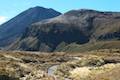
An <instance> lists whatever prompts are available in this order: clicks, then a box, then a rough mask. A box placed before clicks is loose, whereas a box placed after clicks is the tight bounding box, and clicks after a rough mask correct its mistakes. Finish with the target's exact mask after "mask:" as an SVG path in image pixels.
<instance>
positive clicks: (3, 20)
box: [0, 16, 7, 25]
mask: <svg viewBox="0 0 120 80" xmlns="http://www.w3.org/2000/svg"><path fill="white" fill-rule="evenodd" d="M6 21H7V17H5V16H0V25H1V24H2V23H4V22H6Z"/></svg>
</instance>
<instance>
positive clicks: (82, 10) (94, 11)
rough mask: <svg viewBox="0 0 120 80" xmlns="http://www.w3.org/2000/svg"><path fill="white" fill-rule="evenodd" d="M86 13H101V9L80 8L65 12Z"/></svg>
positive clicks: (68, 13) (69, 13)
mask: <svg viewBox="0 0 120 80" xmlns="http://www.w3.org/2000/svg"><path fill="white" fill-rule="evenodd" d="M85 13H88V14H89V13H99V11H96V10H92V9H78V10H71V11H69V12H67V13H65V14H66V15H70V16H71V15H77V14H79V15H80V14H85Z"/></svg>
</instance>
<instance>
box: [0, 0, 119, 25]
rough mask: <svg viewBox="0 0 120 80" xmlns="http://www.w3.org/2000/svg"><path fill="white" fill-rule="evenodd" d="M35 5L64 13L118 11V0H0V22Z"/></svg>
mask: <svg viewBox="0 0 120 80" xmlns="http://www.w3.org/2000/svg"><path fill="white" fill-rule="evenodd" d="M35 6H42V7H46V8H53V9H55V10H57V11H59V12H62V13H65V12H67V11H69V10H72V9H82V8H85V9H94V10H100V11H120V0H0V24H1V23H3V22H5V21H6V20H9V19H11V18H13V17H14V16H16V15H18V14H19V13H21V12H22V11H24V10H26V9H28V8H30V7H35Z"/></svg>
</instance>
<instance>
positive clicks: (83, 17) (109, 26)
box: [9, 9, 120, 51]
mask: <svg viewBox="0 0 120 80" xmlns="http://www.w3.org/2000/svg"><path fill="white" fill-rule="evenodd" d="M119 40H120V13H119V12H100V11H96V10H89V9H81V10H71V11H69V12H67V13H65V14H63V15H60V16H58V17H55V18H51V19H46V20H42V21H40V22H37V23H34V24H32V25H31V27H29V29H27V30H26V32H25V33H24V34H23V35H22V37H21V38H20V39H18V40H17V41H16V42H14V43H13V44H12V45H11V46H10V47H9V49H12V50H32V51H55V50H56V49H57V50H59V51H60V48H63V49H69V47H67V48H64V47H65V46H68V45H69V44H71V43H76V44H78V45H81V46H82V45H84V44H89V43H97V42H100V41H103V42H104V41H119ZM109 44H110V43H109ZM98 46H99V45H98ZM103 46H104V45H103ZM114 46H115V45H114ZM119 47H120V46H118V47H117V48H119ZM58 48H59V49H58ZM73 48H74V47H73ZM105 48H107V47H105ZM89 49H90V48H89ZM84 50H85V49H84Z"/></svg>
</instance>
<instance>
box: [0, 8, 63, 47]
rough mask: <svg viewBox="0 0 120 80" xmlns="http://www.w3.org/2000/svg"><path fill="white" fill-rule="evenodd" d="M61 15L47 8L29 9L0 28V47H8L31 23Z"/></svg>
mask: <svg viewBox="0 0 120 80" xmlns="http://www.w3.org/2000/svg"><path fill="white" fill-rule="evenodd" d="M60 14H61V13H59V12H57V11H55V10H53V9H51V8H49V9H47V8H43V7H39V6H37V7H33V8H30V9H28V10H26V11H24V12H22V13H20V14H19V15H17V16H16V17H14V18H13V19H11V20H9V21H8V22H6V23H4V24H2V25H1V26H0V46H8V45H9V44H10V43H12V42H14V41H15V40H16V39H17V38H18V37H20V36H21V35H22V33H23V32H24V31H25V29H26V28H27V27H29V26H30V25H31V24H32V23H35V22H38V21H41V20H44V19H49V18H53V17H56V16H59V15H60Z"/></svg>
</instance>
